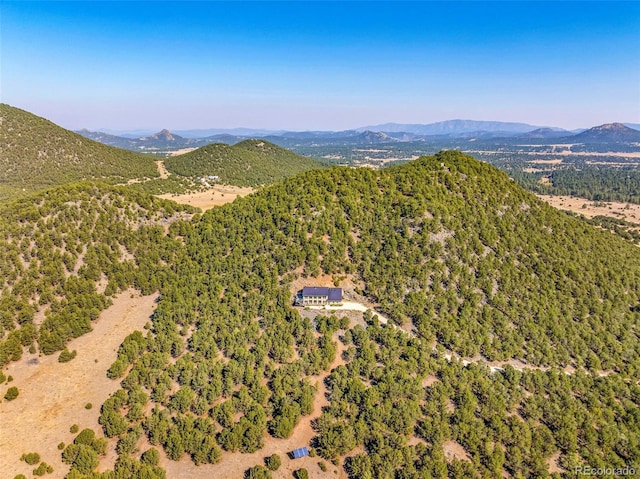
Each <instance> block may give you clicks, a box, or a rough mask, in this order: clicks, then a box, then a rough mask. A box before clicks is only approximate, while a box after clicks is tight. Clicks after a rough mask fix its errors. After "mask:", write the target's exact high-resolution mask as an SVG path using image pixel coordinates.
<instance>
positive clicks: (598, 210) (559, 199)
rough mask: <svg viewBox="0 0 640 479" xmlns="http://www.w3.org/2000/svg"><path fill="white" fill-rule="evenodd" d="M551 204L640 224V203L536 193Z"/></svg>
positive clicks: (569, 209)
mask: <svg viewBox="0 0 640 479" xmlns="http://www.w3.org/2000/svg"><path fill="white" fill-rule="evenodd" d="M536 196H537V197H538V198H540V199H541V200H543V201H546V202H547V203H549V204H550V205H551V206H553V207H555V208H558V209H560V210H565V211H572V212H574V213H578V214H581V215H584V216H586V217H587V218H593V217H594V216H599V215H601V216H610V217H612V218H617V219H620V220H625V221H628V222H629V223H635V224H638V225H640V205H638V204H633V203H620V202H616V201H600V202H594V201H592V200H588V199H585V198H577V197H574V196H557V195H536Z"/></svg>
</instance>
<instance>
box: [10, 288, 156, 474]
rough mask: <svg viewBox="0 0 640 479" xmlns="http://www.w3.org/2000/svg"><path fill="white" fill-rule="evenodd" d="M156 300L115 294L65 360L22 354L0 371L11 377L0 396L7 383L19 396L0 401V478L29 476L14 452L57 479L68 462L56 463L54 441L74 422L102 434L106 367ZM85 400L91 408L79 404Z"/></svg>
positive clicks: (67, 437) (108, 387)
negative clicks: (29, 456) (33, 457)
mask: <svg viewBox="0 0 640 479" xmlns="http://www.w3.org/2000/svg"><path fill="white" fill-rule="evenodd" d="M156 298H157V295H149V296H140V294H139V293H137V292H136V291H134V290H127V291H125V292H123V293H120V294H119V295H118V296H116V298H115V299H114V300H113V305H112V306H110V307H109V308H108V309H106V310H104V311H103V312H102V314H101V315H100V317H99V318H98V319H97V320H96V321H95V322H94V323H93V331H92V332H90V333H88V334H86V335H84V336H81V337H79V338H76V339H74V340H72V341H71V342H70V343H69V346H68V348H69V350H70V351H73V350H75V351H77V353H78V355H77V356H76V357H75V358H74V359H73V360H71V361H70V362H68V363H64V364H61V363H59V362H58V354H53V355H51V356H39V355H38V354H26V355H25V356H23V358H22V359H21V360H20V361H17V362H14V363H12V364H10V365H9V366H8V367H7V368H5V369H4V371H3V372H4V374H5V376H12V377H13V381H11V382H10V383H9V385H6V384H5V385H3V386H2V388H1V389H0V393H1V396H4V393H5V391H6V389H7V388H8V387H9V386H16V387H17V388H18V390H19V392H20V394H19V396H18V397H17V398H16V399H15V400H13V401H11V402H9V401H6V400H4V399H3V400H2V402H1V403H0V477H2V478H12V477H14V476H15V475H16V474H19V473H22V474H24V475H25V476H27V477H32V476H33V474H32V471H33V469H35V467H36V466H29V465H28V464H26V463H25V462H22V461H20V456H21V455H22V454H23V453H28V452H37V453H38V454H40V458H41V460H42V461H45V462H46V463H47V464H50V465H52V466H53V468H54V471H53V474H48V475H47V476H46V477H47V478H51V479H56V478H62V477H64V475H65V474H66V472H68V470H69V466H67V465H66V464H63V463H62V460H61V451H59V450H58V448H57V445H58V444H59V443H60V442H64V443H65V444H68V443H70V442H71V441H72V440H73V438H74V436H75V435H74V434H72V433H71V432H70V431H69V428H70V427H71V426H72V425H73V424H77V425H78V426H79V428H80V430H82V429H84V428H90V429H93V430H94V431H95V432H96V433H97V435H98V436H102V427H101V426H100V425H99V424H98V416H99V415H100V406H101V405H102V403H103V402H104V401H105V400H106V399H107V398H108V397H109V395H110V394H111V393H113V392H114V391H116V390H117V389H118V388H119V384H120V383H119V381H114V380H110V379H108V378H107V376H106V372H107V369H108V368H109V366H110V365H111V364H112V363H113V361H114V360H115V359H116V352H117V350H118V347H119V346H120V344H121V343H122V341H123V340H124V338H125V337H126V336H127V335H129V334H130V333H132V332H133V331H135V330H142V329H143V327H144V325H145V323H147V321H149V317H150V316H151V314H152V313H153V311H154V309H155V302H156ZM88 403H91V404H92V406H93V407H92V408H91V409H86V408H85V405H87V404H88ZM114 445H115V443H110V444H109V452H108V454H107V458H106V460H103V461H101V467H102V468H108V467H113V460H114V451H112V449H113V447H114ZM109 462H111V463H110V464H109Z"/></svg>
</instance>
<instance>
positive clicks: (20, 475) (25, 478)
mask: <svg viewBox="0 0 640 479" xmlns="http://www.w3.org/2000/svg"><path fill="white" fill-rule="evenodd" d="M13 479H27V476H25V475H24V474H18V475H17V476H16V477H14V478H13Z"/></svg>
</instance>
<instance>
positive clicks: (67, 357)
mask: <svg viewBox="0 0 640 479" xmlns="http://www.w3.org/2000/svg"><path fill="white" fill-rule="evenodd" d="M77 354H78V352H77V351H76V350H75V349H74V350H73V351H71V352H69V350H68V349H64V350H62V352H61V353H60V356H58V362H59V363H68V362H69V361H71V360H72V359H73V358H75V357H76V356H77Z"/></svg>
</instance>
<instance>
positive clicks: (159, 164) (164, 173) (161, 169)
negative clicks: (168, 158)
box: [156, 160, 169, 180]
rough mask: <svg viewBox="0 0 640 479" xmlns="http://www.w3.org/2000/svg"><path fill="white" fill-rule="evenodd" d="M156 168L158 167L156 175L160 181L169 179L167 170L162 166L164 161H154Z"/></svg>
mask: <svg viewBox="0 0 640 479" xmlns="http://www.w3.org/2000/svg"><path fill="white" fill-rule="evenodd" d="M156 166H157V167H158V174H159V175H160V179H162V180H166V179H167V178H169V170H167V168H166V166H164V161H162V160H158V161H156Z"/></svg>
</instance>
